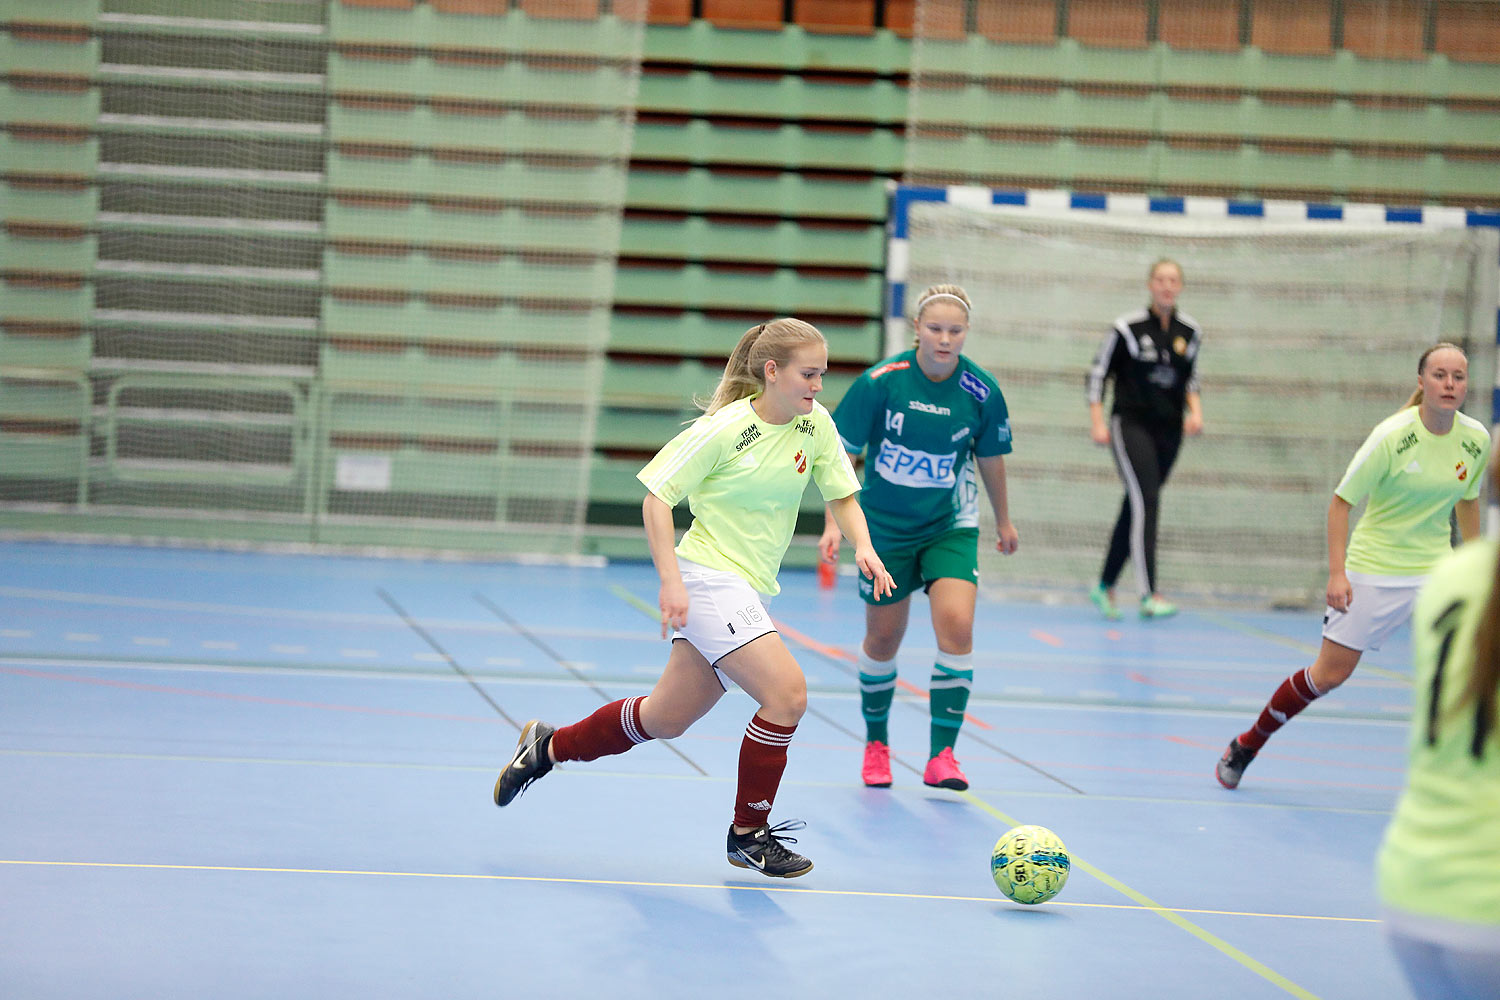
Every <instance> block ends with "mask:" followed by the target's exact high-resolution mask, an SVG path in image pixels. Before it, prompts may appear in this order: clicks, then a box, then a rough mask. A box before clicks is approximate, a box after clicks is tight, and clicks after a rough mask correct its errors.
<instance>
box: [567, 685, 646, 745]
mask: <svg viewBox="0 0 1500 1000" xmlns="http://www.w3.org/2000/svg"><path fill="white" fill-rule="evenodd" d="M645 700H646V697H645V695H641V696H639V697H635V698H625V699H623V700H621V701H612V702H610V703H609V704H608V705H605V706H604V707H603V708H601V709H599V711H597V712H595V713H594V714H593V715H591V716H589V717H588V718H587V719H583V720H581V721H579V722H575V723H573V724H572V725H571V726H563V727H562V728H561V729H559V730H558V731H557V732H555V733H553V734H552V756H553V758H554V759H556V760H597V759H598V758H600V757H608V756H609V755H611V754H617V753H624V752H625V751H626V750H629V749H630V748H631V747H633V746H635V745H636V744H637V743H644V742H646V741H647V740H649V739H651V736H649V735H648V734H647V733H646V730H645V729H644V728H643V727H642V726H641V702H643V701H645Z"/></svg>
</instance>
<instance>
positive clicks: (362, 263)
mask: <svg viewBox="0 0 1500 1000" xmlns="http://www.w3.org/2000/svg"><path fill="white" fill-rule="evenodd" d="M610 272H611V265H610V262H609V261H608V260H606V259H601V258H589V257H567V258H555V259H549V260H547V261H545V262H541V261H537V262H532V261H529V260H526V259H523V258H522V257H521V256H520V255H518V254H504V255H502V254H500V253H499V252H498V251H493V252H491V251H486V252H485V253H483V254H481V255H477V256H476V257H475V258H474V259H471V258H470V257H469V255H467V254H465V255H460V256H451V257H450V256H444V255H442V254H440V253H438V252H435V251H430V250H429V251H427V252H422V251H405V252H400V253H369V254H365V253H352V252H349V251H348V250H344V249H340V248H338V247H330V248H328V249H327V250H326V251H325V252H324V255H323V280H324V281H325V282H326V283H327V284H328V285H329V286H332V287H335V288H337V287H350V288H379V289H388V290H389V289H401V290H407V291H412V292H422V293H447V294H451V295H468V296H474V297H480V296H484V297H489V296H499V297H504V298H512V299H519V298H534V299H554V300H555V299H564V300H570V301H572V300H577V299H578V298H579V297H581V296H583V295H587V294H589V293H590V292H591V291H592V290H595V289H599V288H607V287H608V281H609V278H610Z"/></svg>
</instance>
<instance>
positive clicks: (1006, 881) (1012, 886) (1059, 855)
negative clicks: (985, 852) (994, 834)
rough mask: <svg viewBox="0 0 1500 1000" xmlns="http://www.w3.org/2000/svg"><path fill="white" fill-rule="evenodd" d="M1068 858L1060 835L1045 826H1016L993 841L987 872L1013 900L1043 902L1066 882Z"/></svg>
mask: <svg viewBox="0 0 1500 1000" xmlns="http://www.w3.org/2000/svg"><path fill="white" fill-rule="evenodd" d="M1070 866H1071V861H1070V860H1069V858H1068V849H1067V848H1066V847H1065V846H1063V842H1062V838H1061V837H1059V836H1058V835H1057V834H1055V833H1053V832H1052V831H1051V830H1049V829H1047V828H1046V827H1045V826H1018V827H1016V828H1015V829H1013V830H1007V831H1005V833H1004V834H1003V835H1001V837H1000V839H999V840H997V841H995V850H994V851H993V852H992V853H991V854H990V874H991V875H992V876H994V879H995V885H996V886H997V887H998V888H999V889H1000V891H1001V892H1003V893H1005V895H1006V897H1007V898H1009V899H1013V900H1015V901H1016V902H1017V903H1026V904H1028V905H1030V904H1034V903H1045V902H1046V901H1047V900H1049V899H1051V898H1052V897H1054V896H1056V895H1057V894H1058V893H1059V892H1062V887H1063V886H1065V885H1067V883H1068V868H1069V867H1070Z"/></svg>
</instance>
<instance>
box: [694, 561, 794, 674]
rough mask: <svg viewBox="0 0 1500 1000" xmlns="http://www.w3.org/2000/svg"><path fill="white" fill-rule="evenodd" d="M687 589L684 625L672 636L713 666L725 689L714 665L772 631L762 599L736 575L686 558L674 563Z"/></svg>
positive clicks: (773, 629)
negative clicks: (685, 642) (685, 621)
mask: <svg viewBox="0 0 1500 1000" xmlns="http://www.w3.org/2000/svg"><path fill="white" fill-rule="evenodd" d="M677 568H678V570H679V571H681V573H682V583H683V586H685V587H686V588H687V594H688V615H687V624H686V625H684V626H683V627H682V628H680V629H678V630H677V631H675V632H673V633H672V638H673V639H674V640H676V639H685V640H687V641H688V642H690V643H692V644H693V648H694V649H696V650H697V651H698V652H700V653H702V654H703V658H704V659H705V660H707V661H708V662H709V663H712V664H714V665H715V666H714V673H715V674H717V675H718V678H719V685H720V686H721V687H723V688H724V690H726V691H727V690H729V680H728V678H726V677H725V676H724V674H723V672H722V671H720V670H719V668H718V666H717V664H718V662H719V661H720V660H722V659H723V658H724V657H726V656H728V655H729V654H730V653H732V652H734V651H735V650H736V649H739V648H740V647H741V646H743V645H745V643H747V642H750V641H751V640H752V639H759V638H760V637H761V636H763V635H767V634H769V633H771V632H775V631H776V626H775V624H774V623H772V621H771V613H770V612H769V611H767V610H766V603H765V598H764V597H762V596H761V594H760V592H759V591H757V590H756V589H755V588H754V587H752V586H750V584H748V583H746V582H745V578H744V577H742V576H740V575H739V574H738V573H731V572H729V571H728V570H724V569H710V568H709V567H707V566H701V565H699V564H698V563H695V562H689V561H688V560H686V559H681V558H679V559H678V560H677Z"/></svg>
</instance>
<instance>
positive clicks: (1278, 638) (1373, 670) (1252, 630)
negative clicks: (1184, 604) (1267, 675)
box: [1193, 608, 1411, 681]
mask: <svg viewBox="0 0 1500 1000" xmlns="http://www.w3.org/2000/svg"><path fill="white" fill-rule="evenodd" d="M1193 613H1194V614H1196V615H1198V616H1199V617H1200V618H1206V619H1208V620H1209V621H1211V622H1213V623H1214V624H1215V625H1221V626H1223V627H1224V628H1227V629H1230V630H1231V631H1234V632H1239V633H1241V634H1242V635H1248V636H1253V637H1254V638H1256V639H1265V640H1266V641H1268V642H1274V643H1276V644H1277V645H1279V646H1289V647H1291V648H1292V649H1295V650H1298V651H1300V652H1303V653H1306V654H1308V655H1309V656H1317V655H1318V647H1317V646H1314V645H1312V644H1311V643H1307V642H1303V641H1302V640H1301V639H1292V638H1290V637H1288V636H1284V635H1277V634H1276V633H1275V632H1272V631H1270V630H1269V629H1263V628H1260V627H1259V626H1256V625H1247V624H1246V623H1244V622H1237V621H1235V620H1234V619H1233V618H1230V617H1228V616H1226V615H1221V614H1218V613H1216V612H1213V611H1203V610H1199V609H1196V608H1195V609H1194V611H1193ZM1359 668H1360V669H1361V670H1363V671H1364V672H1365V673H1366V674H1374V675H1375V676H1377V677H1382V678H1384V679H1386V680H1388V681H1410V680H1411V678H1410V677H1409V676H1407V675H1406V674H1403V673H1399V672H1397V671H1395V670H1387V669H1386V668H1385V667H1377V666H1375V665H1374V664H1373V663H1361V664H1360V665H1359Z"/></svg>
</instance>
